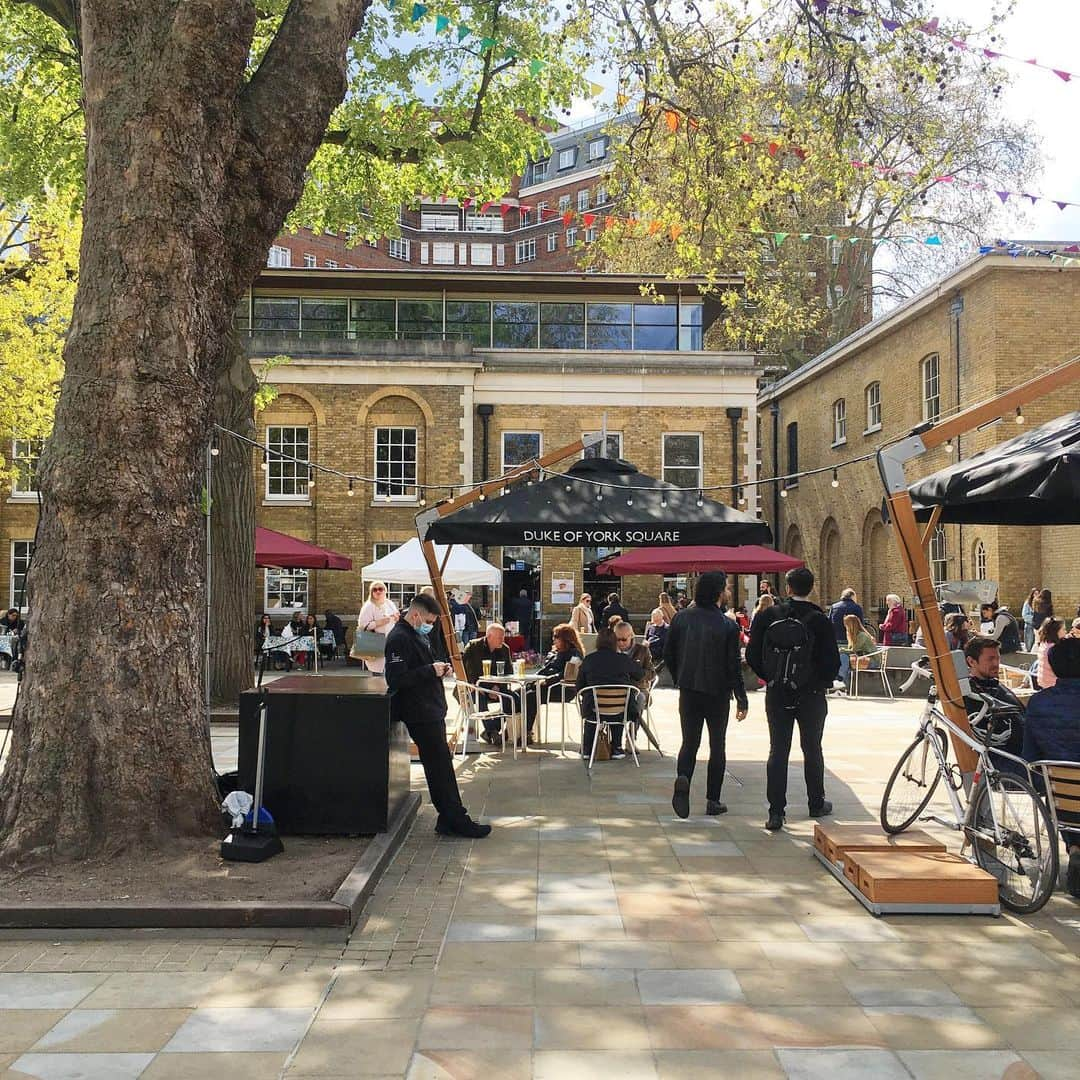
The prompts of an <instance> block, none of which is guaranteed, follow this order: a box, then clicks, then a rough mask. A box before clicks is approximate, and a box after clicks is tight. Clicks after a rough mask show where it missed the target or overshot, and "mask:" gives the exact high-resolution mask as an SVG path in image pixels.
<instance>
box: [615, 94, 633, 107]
mask: <svg viewBox="0 0 1080 1080" xmlns="http://www.w3.org/2000/svg"><path fill="white" fill-rule="evenodd" d="M629 100H630V98H629V96H628V95H626V94H616V95H615V108H616V109H621V108H623V107H624V106H625V105H626V103H627V102H628V101H629Z"/></svg>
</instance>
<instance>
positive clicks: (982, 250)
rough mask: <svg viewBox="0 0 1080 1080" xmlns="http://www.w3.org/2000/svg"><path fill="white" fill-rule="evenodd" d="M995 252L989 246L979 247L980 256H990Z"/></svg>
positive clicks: (981, 245) (982, 245)
mask: <svg viewBox="0 0 1080 1080" xmlns="http://www.w3.org/2000/svg"><path fill="white" fill-rule="evenodd" d="M993 250H994V249H993V248H992V247H991V246H990V245H989V244H980V245H979V254H980V255H989V254H990V252H991V251H993Z"/></svg>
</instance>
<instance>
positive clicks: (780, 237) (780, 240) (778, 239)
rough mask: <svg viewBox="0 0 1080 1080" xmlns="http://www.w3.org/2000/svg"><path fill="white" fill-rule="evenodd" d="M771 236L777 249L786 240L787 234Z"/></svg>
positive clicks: (777, 233)
mask: <svg viewBox="0 0 1080 1080" xmlns="http://www.w3.org/2000/svg"><path fill="white" fill-rule="evenodd" d="M772 235H773V240H774V241H775V243H776V246H777V247H779V246H780V245H781V244H782V243H783V242H784V241H785V240H786V239H787V238H788V234H787V233H786V232H774V233H773V234H772Z"/></svg>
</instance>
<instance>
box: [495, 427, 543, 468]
mask: <svg viewBox="0 0 1080 1080" xmlns="http://www.w3.org/2000/svg"><path fill="white" fill-rule="evenodd" d="M502 456H503V471H504V472H505V471H506V470H507V469H512V468H513V467H514V466H515V465H520V464H521V463H522V462H524V461H529V460H531V459H532V458H534V457H539V456H540V432H538V431H504V432H503V437H502Z"/></svg>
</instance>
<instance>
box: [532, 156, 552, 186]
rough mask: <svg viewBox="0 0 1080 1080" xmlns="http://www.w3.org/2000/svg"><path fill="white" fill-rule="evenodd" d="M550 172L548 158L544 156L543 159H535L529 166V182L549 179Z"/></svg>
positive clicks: (533, 182) (536, 182)
mask: <svg viewBox="0 0 1080 1080" xmlns="http://www.w3.org/2000/svg"><path fill="white" fill-rule="evenodd" d="M547 173H548V159H547V158H544V160H543V161H534V162H533V163H532V164H531V165H530V166H529V174H528V175H529V183H530V184H539V183H541V182H542V181H544V180H546V179H547Z"/></svg>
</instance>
